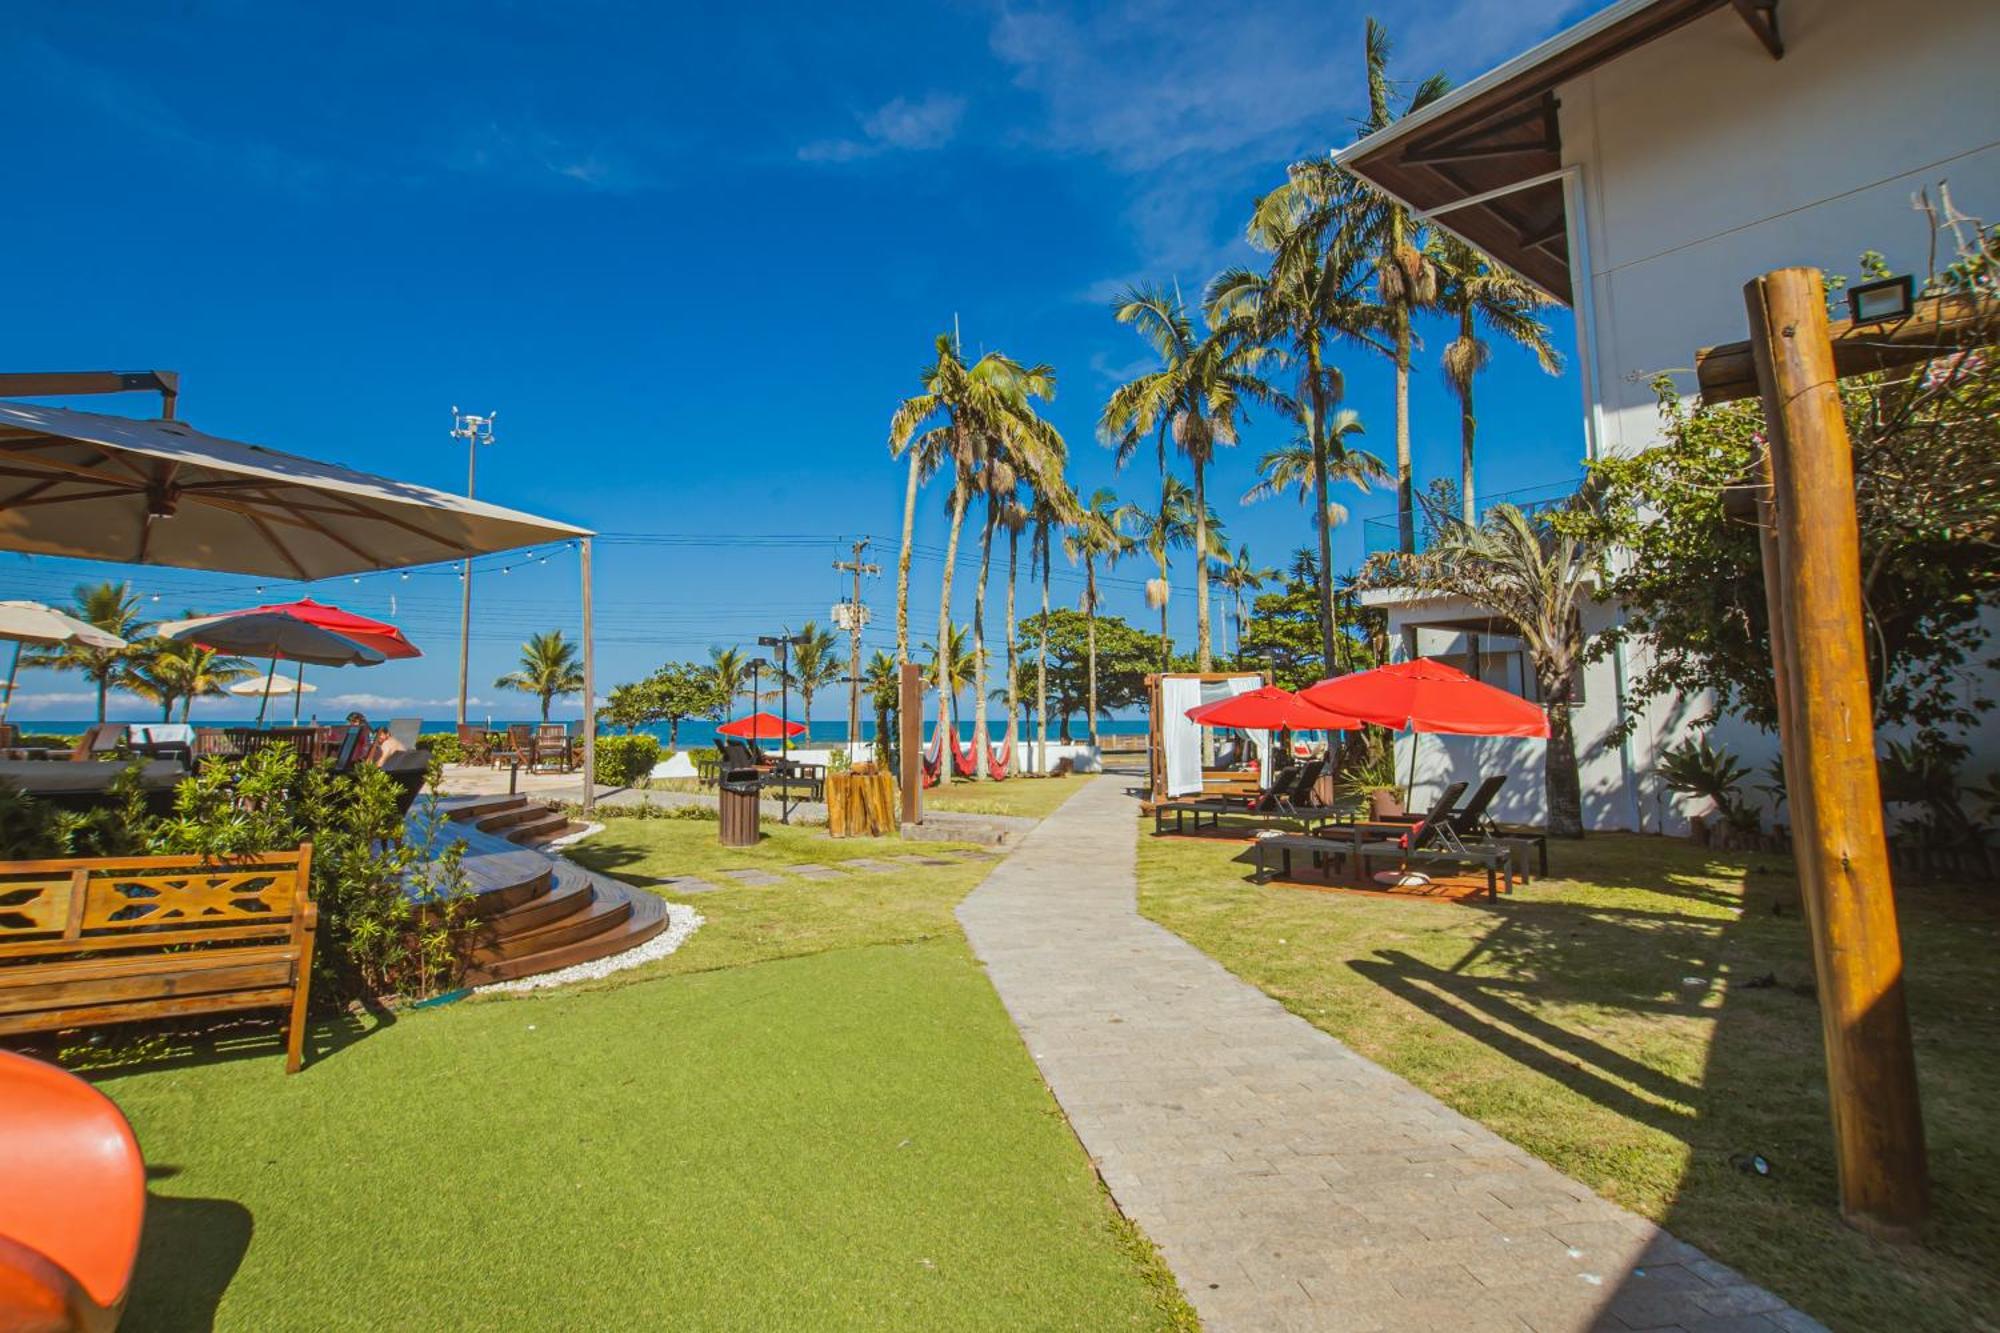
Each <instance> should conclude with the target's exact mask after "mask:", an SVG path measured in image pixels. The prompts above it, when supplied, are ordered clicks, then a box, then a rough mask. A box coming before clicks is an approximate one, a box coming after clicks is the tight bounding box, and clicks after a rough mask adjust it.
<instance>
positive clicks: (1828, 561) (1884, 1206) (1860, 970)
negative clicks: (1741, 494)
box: [1743, 268, 1930, 1241]
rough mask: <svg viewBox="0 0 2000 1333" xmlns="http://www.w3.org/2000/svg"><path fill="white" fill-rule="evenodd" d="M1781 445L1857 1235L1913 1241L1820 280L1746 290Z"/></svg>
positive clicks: (1783, 707) (1914, 1169) (1808, 874)
mask: <svg viewBox="0 0 2000 1333" xmlns="http://www.w3.org/2000/svg"><path fill="white" fill-rule="evenodd" d="M1743 298H1744V303H1745V305H1746V306H1747V307H1748V309H1749V314H1750V343H1751V350H1752V353H1753V354H1754V356H1755V359H1756V365H1757V379H1758V383H1759V385H1760V386H1761V388H1762V390H1763V398H1764V422H1765V429H1766V433H1767V435H1768V437H1769V444H1768V446H1767V449H1766V452H1765V456H1764V458H1763V460H1762V466H1763V468H1764V470H1765V473H1766V475H1767V477H1768V479H1769V482H1770V492H1769V500H1768V504H1767V507H1766V509H1765V512H1766V513H1767V514H1768V516H1769V518H1770V527H1769V531H1768V533H1767V534H1766V535H1765V536H1764V537H1763V539H1762V540H1763V546H1764V552H1765V557H1766V568H1765V571H1764V579H1765V587H1766V596H1767V600H1768V603H1769V606H1770V610H1771V644H1772V650H1773V659H1774V664H1775V667H1776V683H1777V690H1778V705H1779V719H1778V725H1779V739H1780V742H1781V752H1782V755H1783V758H1784V765H1785V787H1786V792H1787V798H1788V800H1789V802H1790V804H1791V808H1792V827H1793V833H1794V837H1793V846H1794V850H1795V853H1796V856H1797V860H1798V866H1799V887H1800V890H1801V895H1802V897H1803V899H1804V903H1805V914H1806V924H1807V927H1808V929H1809V931H1810V933H1811V937H1812V947H1813V971H1814V974H1815V978H1816V980H1817V984H1818V989H1819V1012H1820V1026H1821V1031H1822V1035H1823V1037H1824V1041H1825V1045H1826V1072H1827V1092H1828V1105H1829V1108H1830V1110H1831V1112H1832V1118H1833V1138H1834V1153H1835V1159H1836V1162H1837V1164H1838V1167H1839V1179H1840V1209H1841V1214H1842V1216H1843V1217H1844V1218H1845V1219H1846V1221H1847V1222H1848V1224H1849V1225H1851V1226H1853V1227H1855V1228H1856V1229H1857V1230H1860V1231H1864V1232H1866V1233H1868V1234H1869V1235H1872V1236H1875V1237H1878V1238H1880V1239H1884V1240H1891V1241H1912V1240H1914V1239H1915V1238H1916V1235H1917V1231H1918V1228H1919V1226H1920V1225H1921V1223H1922V1222H1923V1220H1924V1217H1925V1214H1926V1213H1927V1212H1928V1211H1929V1193H1930V1186H1929V1174H1928V1168H1927V1165H1926V1157H1925V1150H1924V1124H1923V1113H1922V1109H1921V1106H1920V1104H1919V1100H1918V1095H1917V1070H1916V1058H1915V1054H1914V1052H1913V1050H1912V1047H1911V1041H1910V1019H1909V1010H1908V1004H1907V998H1906V994H1905V987H1904V984H1903V949H1902V940H1901V938H1900V937H1899V935H1898V933H1897V926H1896V903H1895V891H1894V885H1893V883H1892V881H1891V877H1890V872H1889V855H1888V840H1887V837H1886V835H1885V834H1884V831H1883V827H1882V793H1881V787H1880V781H1879V778H1878V776H1877V773H1876V768H1875V727H1874V715H1873V706H1872V702H1871V699H1870V696H1869V686H1868V653H1867V640H1866V632H1867V626H1866V621H1865V619H1864V615H1863V610H1862V602H1861V544H1860V531H1859V528H1860V525H1859V520H1858V519H1857V517H1856V514H1855V508H1854V460H1853V446H1852V444H1851V443H1850V442H1849V440H1848V435H1847V421H1846V417H1845V416H1844V414H1843V411H1842V404H1841V400H1840V388H1839V384H1838V379H1837V375H1836V372H1835V369H1834V355H1833V343H1832V340H1831V338H1830V337H1829V335H1828V331H1827V317H1826V297H1825V285H1824V281H1823V279H1822V278H1821V276H1820V273H1819V270H1817V269H1811V268H1782V269H1777V270H1774V271H1772V272H1770V273H1766V274H1765V275H1764V276H1762V277H1761V278H1757V279H1756V280H1754V281H1752V282H1751V283H1749V284H1748V285H1747V286H1745V287H1744V289H1743Z"/></svg>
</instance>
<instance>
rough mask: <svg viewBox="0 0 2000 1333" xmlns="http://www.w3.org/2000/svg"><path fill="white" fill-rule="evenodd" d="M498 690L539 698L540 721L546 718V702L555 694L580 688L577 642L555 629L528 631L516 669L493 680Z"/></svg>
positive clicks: (578, 690)
mask: <svg viewBox="0 0 2000 1333" xmlns="http://www.w3.org/2000/svg"><path fill="white" fill-rule="evenodd" d="M493 687H494V688H495V689H500V690H519V691H520V692H521V693H523V694H532V695H534V696H535V697H537V698H538V699H540V700H541V701H542V721H544V722H546V721H548V720H549V704H550V702H551V701H552V700H554V699H555V698H556V697H557V696H558V695H569V694H576V693H578V692H580V691H581V690H582V689H583V667H582V665H581V663H580V662H579V660H578V658H577V646H576V645H575V644H573V643H571V642H570V641H569V640H567V639H565V638H564V637H563V632H562V631H561V630H559V629H555V630H550V631H549V632H548V633H546V634H531V635H529V636H528V641H527V642H526V643H524V644H522V645H521V664H520V666H519V668H518V669H516V670H513V671H509V672H508V673H507V674H506V675H504V676H502V677H500V679H498V680H496V681H494V682H493Z"/></svg>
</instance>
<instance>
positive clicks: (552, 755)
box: [529, 722, 569, 773]
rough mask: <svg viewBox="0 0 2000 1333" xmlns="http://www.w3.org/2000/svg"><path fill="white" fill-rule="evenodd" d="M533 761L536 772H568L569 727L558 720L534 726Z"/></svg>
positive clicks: (532, 766)
mask: <svg viewBox="0 0 2000 1333" xmlns="http://www.w3.org/2000/svg"><path fill="white" fill-rule="evenodd" d="M533 754H534V762H533V763H532V764H531V765H529V767H530V768H532V769H533V770H534V771H535V772H537V773H543V772H556V773H567V772H569V728H568V727H566V726H564V725H563V724H562V723H560V722H544V723H542V724H541V725H540V726H539V727H536V728H535V742H534V751H533Z"/></svg>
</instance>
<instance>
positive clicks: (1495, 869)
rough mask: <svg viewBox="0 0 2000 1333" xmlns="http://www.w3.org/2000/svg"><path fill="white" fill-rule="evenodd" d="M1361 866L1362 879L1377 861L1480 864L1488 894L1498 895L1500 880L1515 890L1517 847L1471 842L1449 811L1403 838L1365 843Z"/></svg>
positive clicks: (1357, 854)
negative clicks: (1460, 832)
mask: <svg viewBox="0 0 2000 1333" xmlns="http://www.w3.org/2000/svg"><path fill="white" fill-rule="evenodd" d="M1456 786H1457V789H1458V790H1459V791H1461V792H1462V791H1464V790H1465V784H1464V783H1462V782H1461V783H1458V784H1456ZM1354 854H1355V857H1356V858H1357V859H1358V860H1359V862H1360V866H1361V875H1362V878H1364V879H1366V878H1367V877H1368V874H1369V871H1370V869H1371V867H1372V865H1373V863H1374V862H1375V861H1376V860H1393V861H1395V862H1396V863H1397V864H1398V865H1400V866H1408V865H1410V864H1411V863H1412V862H1419V863H1423V864H1428V865H1459V866H1478V867H1480V868H1482V869H1484V870H1485V871H1486V896H1487V897H1489V898H1497V897H1498V896H1499V894H1498V892H1497V891H1496V881H1497V880H1498V879H1500V878H1503V877H1504V878H1505V880H1506V882H1507V892H1509V893H1512V892H1513V891H1514V860H1515V857H1516V855H1517V851H1516V849H1515V848H1513V847H1511V846H1508V845H1506V844H1504V843H1499V842H1490V841H1486V840H1478V841H1472V842H1468V841H1466V840H1465V839H1464V838H1462V837H1460V836H1459V833H1458V830H1457V828H1456V827H1455V826H1454V824H1453V822H1452V817H1451V816H1450V815H1448V814H1446V815H1437V816H1429V817H1426V818H1425V819H1424V821H1423V822H1422V823H1421V824H1418V825H1417V826H1415V827H1414V828H1412V829H1410V830H1409V831H1408V832H1406V833H1404V834H1403V835H1402V836H1401V837H1399V838H1395V839H1392V840H1387V841H1382V842H1362V843H1360V844H1359V845H1358V846H1356V847H1355V849H1354Z"/></svg>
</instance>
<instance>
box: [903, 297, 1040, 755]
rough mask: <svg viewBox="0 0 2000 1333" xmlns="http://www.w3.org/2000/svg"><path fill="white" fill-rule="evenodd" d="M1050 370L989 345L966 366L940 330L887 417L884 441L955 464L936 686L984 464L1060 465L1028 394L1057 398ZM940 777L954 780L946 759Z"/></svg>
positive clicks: (945, 665) (943, 671) (1034, 472)
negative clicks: (931, 352)
mask: <svg viewBox="0 0 2000 1333" xmlns="http://www.w3.org/2000/svg"><path fill="white" fill-rule="evenodd" d="M1055 391H1056V376H1055V371H1054V370H1053V369H1052V368H1050V367H1049V366H1047V365H1037V366H1022V365H1021V364H1020V363H1019V362H1017V361H1015V360H1013V359H1012V358H1011V357H1008V356H1005V355H1003V354H1001V353H999V352H988V353H987V354H986V355H985V356H982V357H980V358H979V360H978V361H977V362H975V363H974V364H972V365H971V366H969V367H968V366H967V365H966V364H965V362H964V360H963V358H962V357H961V356H960V354H959V349H958V346H957V343H956V342H955V341H954V339H953V338H952V337H951V335H949V334H940V335H938V340H937V361H936V362H935V363H934V364H933V365H932V366H931V368H930V369H929V370H926V371H925V372H924V376H923V392H922V393H919V394H916V395H914V396H913V397H910V398H907V399H905V400H904V401H903V404H902V406H901V407H899V408H897V409H896V415H895V416H894V417H893V418H892V419H891V421H890V423H889V448H890V449H891V451H893V452H898V453H900V452H901V451H902V450H904V449H905V448H912V447H914V448H919V449H924V450H935V451H936V453H937V455H938V457H939V459H940V460H942V461H941V465H946V464H948V465H949V466H950V467H951V469H952V489H951V535H950V537H949V539H948V540H947V541H946V543H945V561H944V580H943V584H942V586H941V587H940V589H939V595H938V626H939V637H940V639H942V641H943V648H944V651H943V654H942V655H941V656H940V657H939V659H938V662H937V670H936V673H935V679H936V681H937V685H938V688H939V690H940V691H942V690H943V688H944V684H945V681H946V678H947V677H948V676H950V675H951V674H952V668H951V661H950V658H951V649H952V636H951V634H950V633H949V632H947V631H948V627H949V626H950V625H951V585H952V575H953V573H954V572H955V570H956V567H957V564H958V539H959V534H960V533H961V531H962V530H963V528H964V525H965V510H966V506H967V505H968V503H969V502H970V500H971V497H972V493H973V491H974V490H975V489H976V488H977V485H978V478H979V474H980V472H981V469H982V467H983V466H984V465H985V463H986V462H987V461H988V460H989V459H991V458H992V457H994V456H995V455H996V454H998V453H1000V452H1002V451H1004V452H1006V453H1007V454H1008V455H1010V456H1011V460H1012V463H1013V465H1014V466H1015V467H1016V468H1017V469H1018V470H1019V471H1020V472H1021V473H1022V474H1024V475H1026V476H1029V477H1032V478H1034V479H1036V480H1038V481H1039V480H1040V479H1042V478H1043V477H1044V476H1048V475H1053V474H1055V473H1057V472H1059V471H1060V469H1061V460H1062V456H1063V452H1064V450H1063V443H1062V436H1061V435H1059V434H1058V433H1057V432H1056V430H1055V428H1054V427H1053V426H1051V425H1049V424H1048V422H1046V421H1044V420H1042V418H1041V417H1040V416H1038V415H1037V414H1036V413H1035V410H1034V406H1033V400H1034V399H1037V398H1041V399H1044V400H1046V399H1051V398H1054V397H1055ZM943 781H944V782H946V783H949V782H950V781H951V771H950V765H946V766H945V771H944V775H943Z"/></svg>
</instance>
